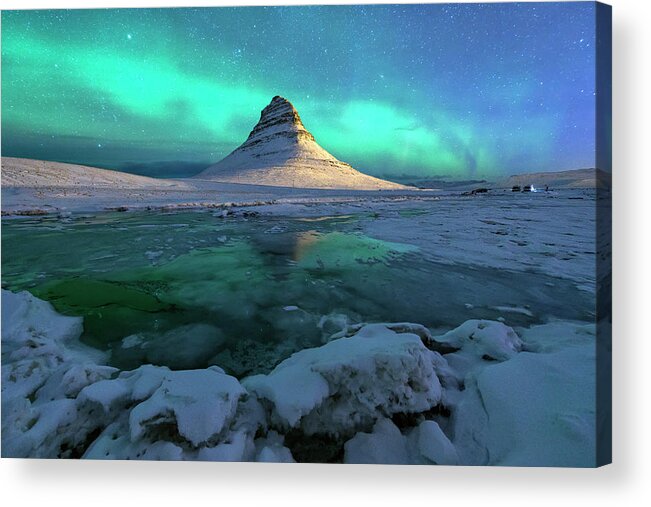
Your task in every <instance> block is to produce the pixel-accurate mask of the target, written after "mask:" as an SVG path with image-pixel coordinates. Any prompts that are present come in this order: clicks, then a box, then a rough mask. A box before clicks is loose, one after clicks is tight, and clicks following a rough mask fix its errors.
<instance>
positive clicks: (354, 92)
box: [2, 2, 609, 179]
mask: <svg viewBox="0 0 651 507" xmlns="http://www.w3.org/2000/svg"><path fill="white" fill-rule="evenodd" d="M274 95H282V96H284V97H286V98H287V99H288V100H290V101H291V102H292V103H293V104H294V106H296V108H297V109H298V111H299V113H300V114H301V117H302V119H303V123H304V124H305V126H306V128H307V129H308V130H310V131H311V132H312V133H313V134H314V136H315V137H316V140H317V142H319V144H321V146H323V147H324V148H325V149H327V150H328V151H330V152H331V153H332V154H333V155H335V156H336V157H338V158H340V159H341V160H344V161H346V162H349V163H350V164H352V165H353V166H354V167H356V168H357V169H359V170H362V171H364V172H367V173H369V174H374V175H379V176H389V177H397V176H401V175H414V176H420V177H432V178H436V177H441V176H445V177H450V178H456V179H463V178H479V177H491V176H495V175H501V174H509V173H519V172H528V171H551V170H564V169H576V168H583V167H594V165H595V153H594V152H595V100H596V86H595V5H594V4H593V3H590V2H589V3H551V4H524V3H521V4H508V3H506V4H456V5H455V4H439V5H420V6H419V5H412V6H410V5H401V6H343V7H342V6H337V7H318V6H317V7H266V8H265V7H240V8H202V9H137V10H129V9H116V10H77V11H64V10H57V11H8V12H7V11H5V12H3V13H2V154H3V156H20V157H29V158H38V159H47V160H57V161H65V162H75V163H82V164H87V165H92V166H99V167H107V168H114V169H123V170H131V171H134V172H139V173H141V174H143V173H144V174H150V175H159V176H182V175H188V174H192V173H196V172H198V171H199V170H200V169H201V168H203V167H205V166H206V165H208V164H209V163H214V162H217V161H218V160H220V159H221V158H222V157H224V156H225V155H227V154H228V153H229V152H230V151H232V150H233V149H235V148H236V147H237V146H238V145H239V144H241V143H242V142H243V141H244V140H245V139H246V137H247V135H248V133H249V131H250V130H251V129H252V128H253V126H254V125H255V123H256V122H257V121H258V119H259V114H260V110H261V109H262V108H263V107H264V106H265V105H266V104H267V103H268V102H269V101H270V100H271V98H272V97H273V96H274ZM604 169H609V168H607V167H604Z"/></svg>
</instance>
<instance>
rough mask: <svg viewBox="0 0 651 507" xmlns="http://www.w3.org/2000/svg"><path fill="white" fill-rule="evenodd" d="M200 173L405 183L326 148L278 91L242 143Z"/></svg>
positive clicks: (316, 182)
mask: <svg viewBox="0 0 651 507" xmlns="http://www.w3.org/2000/svg"><path fill="white" fill-rule="evenodd" d="M198 177H201V178H209V179H214V180H217V181H225V182H231V183H248V184H258V185H274V186H289V187H294V186H298V187H303V188H357V189H378V188H402V187H401V185H398V184H395V183H391V182H388V181H383V180H380V179H378V178H374V177H372V176H369V175H366V174H363V173H360V172H359V171H356V170H355V169H353V168H352V167H351V166H350V165H348V164H346V163H345V162H341V161H340V160H337V159H336V158H335V157H333V156H332V155H331V154H330V153H328V152H327V151H326V150H324V149H323V148H322V147H321V146H319V145H318V144H317V142H316V141H315V140H314V136H313V135H312V134H310V133H309V132H308V131H307V129H306V128H305V127H304V126H303V122H302V121H301V117H300V116H299V114H298V111H297V110H296V108H295V107H294V106H293V105H292V103H291V102H290V101H289V100H287V99H286V98H284V97H281V96H280V95H276V96H275V97H273V98H272V99H271V102H270V103H269V104H268V105H267V106H266V107H265V108H264V109H263V110H262V112H261V113H260V120H259V121H258V123H257V124H256V126H255V127H254V128H253V130H252V131H251V133H250V134H249V137H247V139H246V141H244V143H242V145H241V146H240V147H239V148H237V149H236V150H235V151H233V152H232V153H231V154H230V155H228V156H227V157H226V158H224V159H223V160H221V161H219V162H217V163H216V164H214V165H212V166H210V167H208V168H207V169H206V170H205V171H203V172H202V173H201V174H200V175H198Z"/></svg>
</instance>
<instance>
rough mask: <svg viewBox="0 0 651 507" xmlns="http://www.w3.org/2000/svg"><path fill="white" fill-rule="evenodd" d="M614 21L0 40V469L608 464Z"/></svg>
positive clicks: (308, 9) (187, 20)
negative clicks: (52, 465) (57, 461)
mask: <svg viewBox="0 0 651 507" xmlns="http://www.w3.org/2000/svg"><path fill="white" fill-rule="evenodd" d="M610 61H611V58H610V8H609V7H608V6H605V5H601V4H597V3H592V2H581V3H578V2H577V3H575V2H569V3H497V4H431V5H426V4H421V5H418V4H415V5H380V6H371V5H348V6H299V7H232V8H221V7H216V8H196V9H193V8H172V9H162V8H161V9H156V8H150V9H102V10H36V11H5V12H3V13H2V456H3V457H5V458H8V457H13V458H84V459H114V460H127V459H141V460H198V461H254V462H285V463H294V462H297V463H304V462H320V463H345V464H347V463H366V464H411V465H503V466H567V467H593V466H597V465H601V464H605V463H607V462H609V461H610V394H609V393H610V387H609V386H610V366H609V365H610V349H611V345H610V286H611V275H610V188H611V163H610V116H611V114H610V65H611V63H610Z"/></svg>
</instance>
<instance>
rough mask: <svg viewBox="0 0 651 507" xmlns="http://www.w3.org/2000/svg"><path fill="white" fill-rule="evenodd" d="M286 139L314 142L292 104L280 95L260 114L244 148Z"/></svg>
mask: <svg viewBox="0 0 651 507" xmlns="http://www.w3.org/2000/svg"><path fill="white" fill-rule="evenodd" d="M278 137H284V138H287V139H290V140H292V141H294V142H299V140H301V139H303V140H308V141H314V137H313V136H312V134H310V133H309V132H308V131H307V130H306V129H305V127H304V126H303V122H302V121H301V117H300V116H299V114H298V111H297V110H296V108H295V107H294V106H293V105H292V103H291V102H290V101H289V100H287V99H286V98H284V97H281V96H280V95H276V96H275V97H274V98H273V99H271V102H270V103H269V104H268V105H267V106H266V107H265V108H264V109H263V110H262V112H261V113H260V120H259V121H258V123H257V125H256V126H255V127H254V128H253V130H252V131H251V133H250V134H249V137H248V138H247V140H246V141H245V143H244V144H243V145H242V147H249V146H253V145H255V144H258V143H260V142H267V141H271V140H273V139H274V138H278Z"/></svg>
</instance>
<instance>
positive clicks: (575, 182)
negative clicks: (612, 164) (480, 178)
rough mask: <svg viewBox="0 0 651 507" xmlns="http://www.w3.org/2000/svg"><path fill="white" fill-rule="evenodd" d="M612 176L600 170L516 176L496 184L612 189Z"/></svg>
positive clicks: (577, 170)
mask: <svg viewBox="0 0 651 507" xmlns="http://www.w3.org/2000/svg"><path fill="white" fill-rule="evenodd" d="M611 179H612V176H611V174H610V173H607V172H605V171H602V170H600V169H575V170H571V171H558V172H541V173H529V174H514V175H513V176H509V177H508V178H505V179H503V180H501V181H499V182H497V183H496V186H500V187H505V188H509V187H512V186H515V185H519V186H524V185H534V186H535V187H536V188H540V187H545V185H548V186H549V187H550V188H610V186H611Z"/></svg>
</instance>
